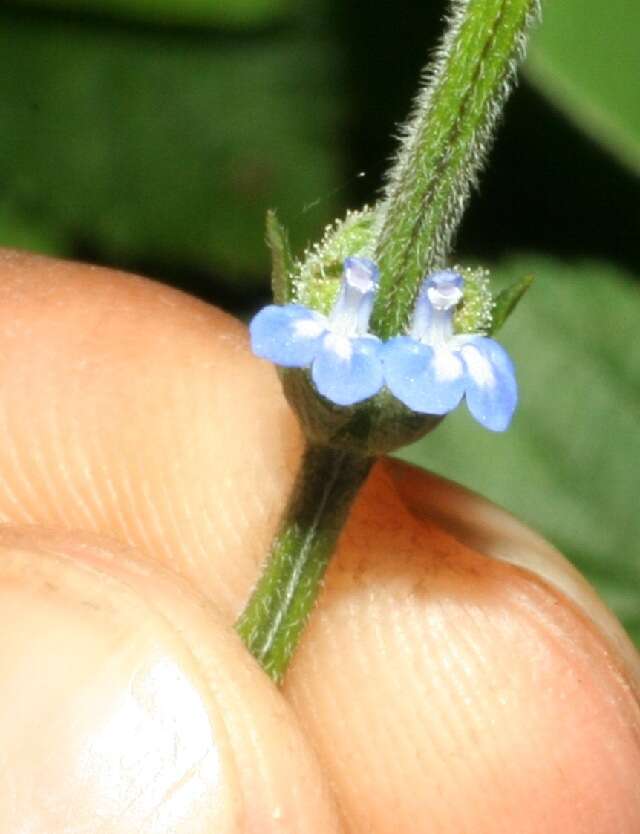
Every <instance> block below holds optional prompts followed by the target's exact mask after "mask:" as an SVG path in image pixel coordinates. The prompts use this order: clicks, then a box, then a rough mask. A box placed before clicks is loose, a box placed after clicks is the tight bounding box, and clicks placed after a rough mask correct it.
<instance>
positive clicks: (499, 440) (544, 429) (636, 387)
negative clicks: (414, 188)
mask: <svg viewBox="0 0 640 834" xmlns="http://www.w3.org/2000/svg"><path fill="white" fill-rule="evenodd" d="M523 273H532V274H533V275H534V276H535V284H534V285H533V288H532V289H531V291H530V292H529V293H527V296H526V298H525V299H524V301H523V303H522V304H521V305H520V306H519V307H518V309H517V311H516V312H515V314H514V315H513V317H512V318H511V319H509V322H508V323H507V325H506V326H505V328H504V331H503V332H502V334H501V341H502V342H503V343H504V344H505V345H506V346H507V348H508V349H509V351H510V353H511V355H512V356H513V358H514V360H515V362H516V364H517V368H518V378H519V384H520V393H521V403H520V406H519V409H518V412H517V414H516V417H515V419H514V422H513V425H512V427H511V428H510V429H509V431H508V432H506V433H505V434H491V433H490V432H487V431H485V430H483V429H482V428H481V427H480V426H479V425H478V424H476V423H475V422H474V421H473V420H472V419H471V418H470V417H469V415H468V414H467V413H466V409H465V408H464V407H462V408H460V409H458V411H457V412H456V413H454V414H452V415H451V416H449V417H447V419H446V420H445V421H444V423H443V425H442V426H441V427H439V428H438V429H437V430H436V431H435V432H433V434H431V435H428V436H427V437H426V438H425V439H424V440H422V441H420V443H417V444H415V445H414V446H412V447H408V448H407V449H405V450H403V452H402V453H401V456H402V457H404V458H405V459H407V460H409V461H411V462H413V463H418V464H420V465H423V466H425V467H427V468H429V469H431V470H434V471H435V472H438V473H441V474H443V475H446V476H447V477H449V478H451V479H453V480H456V481H459V482H461V483H463V484H465V485H466V486H469V487H471V488H472V489H475V490H477V491H478V492H480V493H482V494H484V495H486V496H487V497H488V498H491V499H492V500H494V501H496V502H497V503H499V504H501V505H502V506H504V507H506V508H507V509H508V510H510V511H511V512H513V513H514V514H515V515H517V516H518V517H520V518H521V519H523V520H524V521H526V522H527V523H529V524H530V525H531V526H532V527H534V528H536V529H538V530H539V531H540V532H541V533H543V534H544V535H545V536H546V537H547V538H548V539H549V540H550V541H552V542H554V543H555V544H556V545H557V546H558V548H559V549H560V550H562V551H563V552H564V553H565V554H566V555H567V556H569V557H570V558H571V559H572V560H573V561H574V562H575V563H576V564H577V565H578V566H579V567H580V568H581V570H583V571H584V573H585V574H586V575H587V576H588V577H589V578H590V579H591V580H592V581H593V582H594V583H595V584H596V586H597V587H598V588H599V590H600V592H601V593H602V594H603V595H604V597H605V598H606V599H607V600H608V601H609V603H610V604H611V605H612V606H613V608H614V609H615V610H616V611H617V613H618V615H619V616H620V617H621V618H622V620H623V622H624V623H625V625H626V626H627V628H628V629H629V631H630V632H631V633H632V635H633V636H634V637H635V638H636V639H637V640H640V513H639V512H638V492H639V491H640V466H639V463H640V370H639V369H640V338H638V328H639V325H640V292H639V291H638V288H637V286H634V284H633V283H632V281H631V280H630V277H629V276H625V275H624V274H622V273H620V272H618V271H617V270H616V269H614V268H613V267H611V266H608V265H605V264H597V263H580V264H575V265H573V266H571V265H567V264H565V263H560V262H554V261H551V260H535V259H523V260H513V261H510V262H506V263H503V264H501V265H500V266H499V268H498V269H496V270H495V272H494V273H493V274H495V275H497V276H502V279H503V280H505V281H506V280H507V279H508V280H511V279H512V278H513V276H517V275H521V274H523Z"/></svg>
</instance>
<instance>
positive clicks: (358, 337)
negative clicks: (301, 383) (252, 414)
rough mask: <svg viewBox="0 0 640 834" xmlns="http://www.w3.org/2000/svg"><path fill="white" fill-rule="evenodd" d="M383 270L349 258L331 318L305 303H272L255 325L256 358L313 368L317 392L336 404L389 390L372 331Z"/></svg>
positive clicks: (253, 345)
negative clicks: (385, 382)
mask: <svg viewBox="0 0 640 834" xmlns="http://www.w3.org/2000/svg"><path fill="white" fill-rule="evenodd" d="M378 278H379V273H378V267H377V266H376V265H375V264H374V263H373V261H370V260H369V259H368V258H355V257H352V258H347V259H346V260H345V262H344V274H343V278H342V285H341V287H340V290H339V293H338V298H337V300H336V302H335V304H334V306H333V309H332V310H331V313H330V314H329V315H328V316H324V315H322V314H321V313H318V312H317V311H315V310H310V309H309V308H308V307H305V306H304V305H302V304H286V305H285V306H283V307H279V306H276V305H275V304H270V305H269V306H268V307H264V308H263V309H262V310H260V312H259V313H257V315H256V316H255V317H254V318H253V320H252V321H251V324H250V325H249V331H250V334H251V347H252V349H253V352H254V353H255V354H256V356H260V357H262V358H263V359H269V360H270V361H271V362H275V364H276V365H280V366H282V367H283V368H311V378H312V379H313V382H314V385H315V386H316V388H317V390H318V391H319V392H320V394H322V396H323V397H326V398H327V399H328V400H331V402H333V403H335V404H336V405H354V404H355V403H358V402H360V401H361V400H366V399H368V398H369V397H372V396H373V395H374V394H377V393H378V391H379V390H380V389H381V388H382V385H383V381H384V380H383V373H382V362H381V359H380V352H381V348H382V343H381V342H380V340H379V339H378V338H377V337H376V336H373V335H372V334H370V333H369V332H368V327H369V317H370V315H371V310H372V308H373V299H374V296H375V293H376V290H377V288H378Z"/></svg>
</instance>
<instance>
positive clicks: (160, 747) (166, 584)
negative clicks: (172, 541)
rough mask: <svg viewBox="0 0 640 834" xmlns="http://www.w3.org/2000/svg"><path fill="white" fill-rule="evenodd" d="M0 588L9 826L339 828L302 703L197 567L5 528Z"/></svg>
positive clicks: (2, 806)
mask: <svg viewBox="0 0 640 834" xmlns="http://www.w3.org/2000/svg"><path fill="white" fill-rule="evenodd" d="M0 597H1V604H0V621H1V623H0V628H1V630H2V635H3V637H2V642H1V643H0V674H1V675H2V682H3V685H2V690H1V692H0V702H1V708H0V739H1V743H0V749H1V750H2V784H1V787H0V831H2V832H7V834H9V832H12V834H13V832H17V831H29V832H33V833H34V834H36V832H42V834H45V832H46V834H62V832H65V834H66V832H69V831H72V830H73V831H96V830H98V829H99V830H100V831H101V832H104V833H105V834H133V832H145V834H148V832H154V834H165V832H166V834H187V832H188V834H196V832H202V834H204V832H212V831H215V832H220V834H246V832H250V831H256V832H258V831H259V832H265V834H267V832H280V831H283V830H286V831H296V832H298V831H300V832H323V834H324V832H337V831H338V823H337V816H336V812H335V808H334V805H333V801H332V798H331V796H330V794H329V790H328V788H327V785H326V783H325V780H324V778H323V775H322V773H321V772H320V769H319V767H318V765H317V762H316V761H315V758H314V756H313V754H312V753H311V752H310V750H309V749H308V747H307V744H306V742H305V740H304V738H303V737H302V734H301V732H300V730H299V727H298V725H297V723H296V721H295V719H294V717H293V715H292V713H291V711H290V710H289V709H288V708H287V705H286V704H285V702H284V701H283V699H282V698H281V696H280V694H279V693H278V692H277V691H276V690H275V688H274V687H273V686H272V685H271V683H270V682H269V681H268V680H267V679H266V677H265V676H264V675H262V674H261V672H260V670H259V669H258V668H257V667H256V666H255V664H253V663H252V662H251V661H250V658H249V657H248V656H247V655H246V653H245V651H244V649H243V647H242V646H241V645H240V642H239V640H238V639H237V638H235V635H234V634H233V632H231V631H230V630H229V629H228V628H227V627H226V626H224V625H223V624H222V623H221V621H220V617H219V616H218V615H217V613H216V612H215V611H214V610H213V608H212V606H211V604H210V603H207V602H206V600H205V599H204V598H203V597H202V596H200V595H199V594H197V593H195V592H194V591H193V589H192V588H191V586H189V585H187V584H186V583H185V582H184V581H181V580H180V579H179V578H178V577H176V576H175V575H171V574H169V573H168V572H167V571H165V570H162V569H161V568H160V567H159V566H157V565H153V564H151V563H150V562H149V561H148V560H146V561H140V560H139V559H137V558H136V555H135V553H133V552H132V551H131V550H130V549H128V548H126V547H124V546H122V545H118V544H117V543H113V542H111V541H105V540H101V539H96V537H91V536H89V537H87V536H83V535H80V534H77V533H63V534H60V533H52V532H50V531H43V530H41V529H36V528H33V527H31V528H23V529H16V528H7V527H5V528H3V529H2V530H0Z"/></svg>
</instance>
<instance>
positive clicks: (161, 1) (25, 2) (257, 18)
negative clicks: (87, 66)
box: [13, 0, 291, 26]
mask: <svg viewBox="0 0 640 834" xmlns="http://www.w3.org/2000/svg"><path fill="white" fill-rule="evenodd" d="M13 5H15V6H26V7H32V8H49V9H57V10H70V11H78V12H82V13H98V14H101V15H113V16H117V17H124V18H132V19H134V20H136V19H137V20H142V21H145V22H149V23H163V24H176V23H178V24H187V25H189V26H203V25H208V24H214V25H234V26H236V25H247V24H251V25H254V24H262V23H265V22H270V21H271V20H272V19H273V18H275V17H277V16H278V15H279V14H280V13H281V12H283V11H285V10H287V9H288V8H290V7H291V0H13Z"/></svg>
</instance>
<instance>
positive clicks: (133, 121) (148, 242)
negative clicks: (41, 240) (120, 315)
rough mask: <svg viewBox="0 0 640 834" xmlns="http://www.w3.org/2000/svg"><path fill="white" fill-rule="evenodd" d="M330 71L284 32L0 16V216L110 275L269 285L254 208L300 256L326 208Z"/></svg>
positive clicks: (303, 41)
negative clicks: (1, 210) (99, 264)
mask: <svg viewBox="0 0 640 834" xmlns="http://www.w3.org/2000/svg"><path fill="white" fill-rule="evenodd" d="M333 62H334V57H333V52H332V51H331V49H329V48H328V47H327V44H326V43H325V42H324V41H323V40H322V39H321V38H317V37H316V38H315V39H312V38H311V36H310V35H307V34H305V33H304V32H303V31H301V30H300V29H295V27H294V28H291V29H290V30H287V31H283V32H282V33H278V32H273V33H271V32H270V33H269V34H266V33H262V34H261V35H260V37H251V36H246V37H245V36H238V37H235V38H224V39H217V40H215V41H212V40H211V37H210V35H202V36H200V35H197V34H195V33H192V32H189V33H186V32H175V31H169V30H154V29H150V30H137V29H136V30H132V31H129V30H128V29H126V28H124V27H113V26H100V27H97V26H95V25H89V24H85V23H82V22H73V21H70V20H66V21H65V20H57V19H55V18H48V19H46V20H44V19H42V20H41V19H33V20H31V19H28V18H26V17H25V16H20V15H12V14H11V13H10V12H7V11H2V12H0V124H2V125H3V130H2V132H1V133H0V182H2V203H3V205H5V206H7V207H8V208H7V211H9V210H11V211H14V212H15V214H16V216H18V217H28V218H29V219H30V222H31V224H32V227H33V236H34V237H39V236H42V237H45V238H47V239H50V238H54V239H60V240H65V241H68V244H69V246H72V245H74V244H75V245H76V246H81V247H82V250H83V251H86V250H89V251H90V252H94V253H97V255H98V256H99V257H100V253H105V254H104V259H105V260H107V261H108V262H109V263H114V262H115V263H118V264H132V263H133V264H136V263H141V264H150V265H151V266H152V267H153V265H154V264H161V265H162V268H163V269H166V270H167V271H170V270H172V269H176V270H177V269H179V270H180V271H184V270H185V269H191V270H198V271H202V272H204V273H207V274H212V275H214V274H215V275H223V276H225V277H226V276H228V277H229V279H230V280H234V281H236V282H244V283H245V284H246V282H247V281H248V280H253V281H256V280H262V281H265V282H266V275H267V274H268V269H269V255H268V251H267V248H266V246H265V245H264V217H265V213H266V211H267V209H268V208H276V209H278V210H279V212H280V213H281V216H282V217H286V218H287V222H288V224H289V228H290V232H291V237H292V245H293V246H294V247H296V248H300V249H302V248H303V247H304V245H305V244H306V242H307V241H308V240H309V239H311V238H313V237H315V236H316V235H317V233H318V230H319V229H322V228H324V226H325V225H326V223H327V222H328V221H329V219H330V218H331V216H332V214H333V213H334V210H335V200H334V198H333V197H331V195H332V193H333V192H334V191H335V185H336V179H337V176H338V174H337V170H338V158H337V149H336V143H335V139H334V131H333V128H334V122H335V110H336V108H335V99H334V91H335V89H336V86H335V84H334V83H332V74H333ZM315 197H319V198H322V200H319V203H320V205H319V206H318V207H316V208H315V209H314V210H312V211H305V205H306V204H307V203H308V201H309V200H310V199H313V198H315ZM10 226H11V224H7V225H5V226H2V225H0V243H1V244H3V245H13V244H14V242H15V241H14V239H13V237H12V236H11V234H10Z"/></svg>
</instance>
